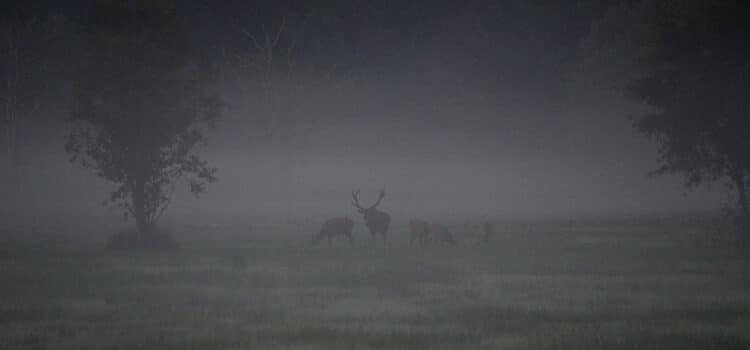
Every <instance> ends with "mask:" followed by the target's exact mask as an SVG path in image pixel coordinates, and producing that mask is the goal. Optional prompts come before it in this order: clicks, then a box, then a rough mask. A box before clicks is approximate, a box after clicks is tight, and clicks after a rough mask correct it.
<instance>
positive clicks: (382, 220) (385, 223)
mask: <svg viewBox="0 0 750 350" xmlns="http://www.w3.org/2000/svg"><path fill="white" fill-rule="evenodd" d="M384 197H385V191H384V190H381V191H380V192H379V193H378V199H377V200H376V201H375V203H374V204H373V205H371V206H369V207H363V206H362V205H361V204H360V203H359V190H356V191H352V206H353V207H354V208H356V209H357V212H359V213H360V214H362V217H363V219H364V221H365V227H367V230H368V231H369V232H370V236H371V237H372V239H373V241H375V240H377V239H378V235H380V236H381V237H383V242H387V241H388V227H389V226H390V224H391V216H390V215H388V213H386V212H384V211H381V210H378V209H377V206H378V205H379V204H380V202H381V201H382V200H383V198H384ZM353 230H354V221H353V220H352V219H350V218H348V217H338V218H332V219H328V220H326V221H325V222H324V223H323V226H322V227H321V229H320V231H318V232H317V233H315V234H313V236H312V243H313V244H317V243H319V242H320V241H322V240H324V239H325V240H327V241H328V244H329V245H330V244H332V241H333V239H334V238H336V237H337V236H342V237H344V238H346V239H347V240H348V241H349V243H353V242H354V236H353V234H352V232H353ZM493 235H494V225H493V224H492V223H490V222H485V223H484V224H483V225H482V238H481V239H482V241H483V242H489V241H490V240H491V239H492V236H493ZM409 243H410V244H411V245H415V244H417V245H421V246H426V245H430V244H445V245H457V241H456V239H455V237H454V236H453V233H451V231H450V230H448V228H446V227H445V226H443V225H440V224H436V223H429V222H427V221H424V220H419V219H414V220H411V221H409Z"/></svg>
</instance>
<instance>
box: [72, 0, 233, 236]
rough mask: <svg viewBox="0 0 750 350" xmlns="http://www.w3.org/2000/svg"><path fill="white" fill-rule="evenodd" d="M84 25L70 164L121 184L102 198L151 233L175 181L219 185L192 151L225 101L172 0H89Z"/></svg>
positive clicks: (196, 190)
mask: <svg viewBox="0 0 750 350" xmlns="http://www.w3.org/2000/svg"><path fill="white" fill-rule="evenodd" d="M81 28H82V31H83V35H84V37H85V42H86V44H85V46H86V53H85V60H83V62H82V64H81V70H80V72H79V75H78V77H77V79H76V87H75V89H76V95H75V104H74V113H73V117H72V119H73V122H74V124H75V127H74V128H73V130H72V131H71V132H70V134H69V135H68V138H67V144H66V150H67V152H68V153H69V154H70V155H71V160H72V161H74V162H77V163H79V164H81V165H83V166H84V167H86V168H89V169H91V170H93V171H94V173H95V174H96V175H97V176H99V177H102V178H104V179H106V180H108V181H110V182H112V183H114V184H116V185H117V187H116V189H115V190H114V191H113V192H112V193H111V194H110V195H109V197H108V199H107V200H106V201H105V203H106V204H108V205H114V206H116V207H118V208H121V209H122V210H123V211H124V214H125V217H126V218H127V217H131V216H132V217H134V218H135V221H136V226H137V228H138V230H139V232H140V233H142V234H147V233H150V232H152V231H153V230H154V228H155V224H156V222H157V220H158V219H159V217H160V216H161V214H162V213H163V212H164V210H165V209H166V207H167V206H168V204H169V202H170V198H171V195H172V191H173V190H174V186H175V184H176V183H177V182H178V181H180V180H186V181H187V184H188V187H189V190H190V191H191V192H192V193H193V194H195V195H199V194H201V193H203V192H204V191H205V190H206V185H207V184H208V183H211V182H213V181H215V180H216V177H215V173H216V169H215V168H212V167H210V166H209V165H208V163H207V162H206V161H205V160H202V159H201V158H200V157H199V156H198V154H197V150H198V146H200V145H202V144H204V143H205V142H206V137H205V130H206V129H207V128H211V127H213V126H214V123H215V122H216V121H217V119H218V118H219V117H220V115H221V111H222V104H221V101H220V100H219V98H218V97H217V95H216V94H215V93H213V92H212V91H211V84H210V83H211V79H212V77H213V71H212V69H211V68H210V65H209V64H208V63H206V62H205V61H204V60H200V59H199V58H197V57H195V55H194V54H193V52H192V51H191V48H190V37H189V29H188V23H187V22H186V20H185V19H184V18H183V17H181V16H179V15H178V14H177V12H176V9H175V6H174V3H173V2H170V1H136V2H132V1H120V0H113V1H94V2H92V3H91V5H90V8H89V9H88V13H87V15H86V16H85V17H84V19H83V21H82V23H81Z"/></svg>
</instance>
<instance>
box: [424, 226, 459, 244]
mask: <svg viewBox="0 0 750 350" xmlns="http://www.w3.org/2000/svg"><path fill="white" fill-rule="evenodd" d="M430 237H431V238H432V239H433V240H434V241H435V242H437V243H446V244H450V245H456V243H457V242H456V240H455V239H454V238H453V234H452V233H451V232H450V231H448V229H447V228H446V227H445V226H443V225H440V224H430Z"/></svg>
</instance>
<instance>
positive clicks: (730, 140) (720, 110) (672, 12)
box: [589, 0, 750, 221]
mask: <svg viewBox="0 0 750 350" xmlns="http://www.w3.org/2000/svg"><path fill="white" fill-rule="evenodd" d="M628 21H630V23H626V24H623V22H628ZM593 28H594V32H592V34H590V36H589V39H590V40H591V39H592V38H597V39H598V40H599V41H600V42H599V45H600V46H602V47H603V48H604V49H607V48H613V47H616V46H617V45H622V43H623V42H625V43H626V44H625V46H626V47H627V50H629V52H631V53H632V52H636V54H633V57H635V58H636V60H637V62H636V63H637V66H638V69H639V70H642V72H640V73H639V74H637V75H638V77H637V78H636V79H634V80H632V81H630V84H628V85H627V88H626V90H627V95H628V97H630V98H631V99H633V100H635V101H637V102H640V103H644V104H646V105H648V106H650V107H652V111H651V112H650V113H646V114H642V115H639V116H636V117H634V120H633V121H634V126H635V127H636V128H637V129H638V130H639V131H641V132H642V133H644V134H645V135H646V136H648V137H649V138H651V139H653V140H655V141H656V142H657V143H658V144H659V147H660V148H659V159H660V163H661V165H660V167H659V168H658V169H656V170H655V171H654V174H681V175H683V176H684V178H685V183H686V186H687V187H688V188H693V187H695V186H699V185H702V184H707V183H712V182H726V183H727V185H728V186H729V187H730V188H731V189H732V190H733V192H734V193H735V195H736V199H737V205H738V207H739V209H740V211H741V214H740V215H742V216H744V217H746V218H747V217H750V209H749V208H748V199H747V196H748V192H749V190H750V187H749V186H750V100H748V98H747V97H748V95H750V38H749V37H748V36H747V33H748V32H750V3H748V2H747V1H740V0H728V1H703V0H670V1H638V2H631V4H629V5H623V6H619V7H615V8H613V10H612V12H611V13H610V14H609V15H608V16H606V17H605V18H604V19H603V20H602V23H597V24H595V25H594V27H593ZM597 31H598V32H597ZM618 41H619V43H618ZM615 59H616V58H615ZM745 221H747V220H745Z"/></svg>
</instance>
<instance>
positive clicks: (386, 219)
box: [352, 190, 391, 242]
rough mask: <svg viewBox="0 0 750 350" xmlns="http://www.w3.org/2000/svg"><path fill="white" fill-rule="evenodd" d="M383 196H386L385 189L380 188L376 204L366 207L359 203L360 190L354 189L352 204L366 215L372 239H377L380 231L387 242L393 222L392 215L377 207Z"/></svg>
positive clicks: (366, 222)
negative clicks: (389, 228) (389, 227)
mask: <svg viewBox="0 0 750 350" xmlns="http://www.w3.org/2000/svg"><path fill="white" fill-rule="evenodd" d="M383 197H385V191H384V190H380V194H379V196H378V200H377V201H376V202H375V204H373V205H371V206H370V207H368V208H364V207H362V206H361V205H360V204H359V190H356V191H352V206H354V207H355V208H357V211H359V212H360V213H361V214H362V215H363V216H364V219H365V226H367V229H368V230H369V231H370V235H371V236H372V239H373V240H375V239H377V234H378V233H380V234H381V235H383V242H386V241H387V238H388V237H387V236H388V226H389V225H390V224H391V216H390V215H388V213H386V212H383V211H380V210H378V209H376V207H377V206H378V204H380V201H382V200H383Z"/></svg>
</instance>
